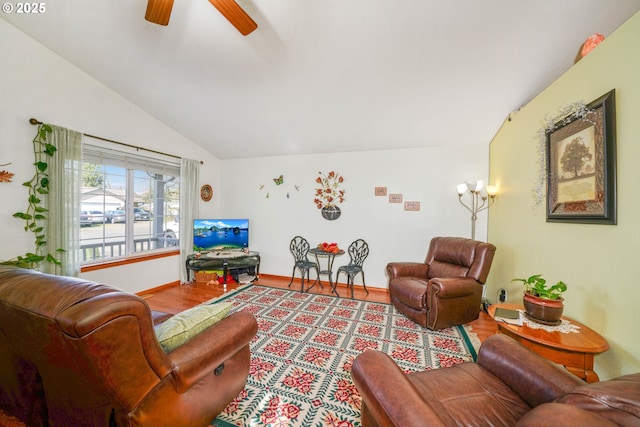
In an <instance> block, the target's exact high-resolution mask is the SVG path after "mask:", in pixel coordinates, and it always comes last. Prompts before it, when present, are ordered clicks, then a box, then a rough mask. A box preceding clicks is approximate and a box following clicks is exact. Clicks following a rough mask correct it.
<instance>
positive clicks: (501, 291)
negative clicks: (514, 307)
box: [498, 288, 507, 302]
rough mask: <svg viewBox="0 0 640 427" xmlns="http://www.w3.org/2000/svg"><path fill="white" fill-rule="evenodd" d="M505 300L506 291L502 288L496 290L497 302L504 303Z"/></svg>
mask: <svg viewBox="0 0 640 427" xmlns="http://www.w3.org/2000/svg"><path fill="white" fill-rule="evenodd" d="M506 300H507V290H506V289H504V288H500V289H498V301H500V302H505V301H506Z"/></svg>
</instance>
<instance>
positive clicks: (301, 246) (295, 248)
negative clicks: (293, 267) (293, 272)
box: [289, 236, 310, 262]
mask: <svg viewBox="0 0 640 427" xmlns="http://www.w3.org/2000/svg"><path fill="white" fill-rule="evenodd" d="M309 248H310V246H309V242H307V239H305V238H304V237H301V236H296V237H294V238H293V239H291V243H290V244H289V249H290V250H291V253H292V254H293V258H294V259H295V260H296V262H298V261H306V260H307V254H308V253H309Z"/></svg>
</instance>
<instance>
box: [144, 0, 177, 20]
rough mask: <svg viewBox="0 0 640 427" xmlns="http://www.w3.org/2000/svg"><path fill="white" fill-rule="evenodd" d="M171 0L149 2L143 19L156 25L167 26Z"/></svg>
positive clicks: (171, 6)
mask: <svg viewBox="0 0 640 427" xmlns="http://www.w3.org/2000/svg"><path fill="white" fill-rule="evenodd" d="M171 9H173V0H149V1H148V2H147V12H146V13H145V15H144V19H146V20H147V21H149V22H153V23H154V24H158V25H169V18H170V17H171Z"/></svg>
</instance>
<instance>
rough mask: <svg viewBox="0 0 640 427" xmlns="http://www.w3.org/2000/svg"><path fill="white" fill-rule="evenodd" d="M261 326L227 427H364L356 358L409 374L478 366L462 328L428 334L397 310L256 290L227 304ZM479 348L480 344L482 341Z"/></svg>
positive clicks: (224, 418) (219, 423)
mask: <svg viewBox="0 0 640 427" xmlns="http://www.w3.org/2000/svg"><path fill="white" fill-rule="evenodd" d="M221 300H225V301H232V302H233V304H234V308H233V309H232V311H239V310H247V311H250V312H251V313H253V314H254V315H255V316H256V319H257V320H258V334H257V335H256V337H255V339H254V340H253V342H252V344H251V353H252V356H251V359H252V360H251V371H250V374H249V378H248V379H247V385H246V387H245V389H244V390H243V391H242V392H241V393H240V395H239V396H238V397H237V398H236V400H234V401H233V402H231V404H229V406H228V407H227V408H226V409H225V411H224V412H223V413H222V414H220V416H218V418H217V419H216V420H214V421H213V423H212V425H213V426H216V427H229V426H278V427H285V426H313V427H323V426H336V427H338V426H339V427H349V426H360V425H361V424H360V404H361V400H360V395H359V393H358V391H357V389H356V387H355V386H354V384H353V382H352V380H351V373H350V372H351V365H352V363H353V360H354V359H355V357H356V356H357V355H358V354H360V353H362V352H363V351H365V350H367V349H377V350H380V351H383V352H385V353H387V354H389V355H390V356H391V357H392V358H393V359H394V360H395V362H396V363H397V364H398V365H399V366H400V367H401V369H402V370H403V371H405V372H414V371H421V370H428V369H435V368H441V367H446V366H450V365H454V364H457V363H461V362H465V361H473V360H475V357H476V350H477V348H474V346H473V345H472V343H471V339H470V337H469V335H468V334H467V332H466V331H465V329H464V328H463V327H454V328H449V329H445V330H442V331H438V332H434V331H428V330H427V329H423V328H421V327H420V326H418V325H416V324H415V323H413V322H412V321H410V320H409V319H407V318H406V317H405V316H403V315H402V314H400V313H398V312H397V311H396V310H395V308H394V307H393V306H392V305H389V304H382V303H373V302H366V301H356V300H351V299H346V298H338V297H332V296H326V295H314V294H307V293H300V292H297V291H288V290H283V289H276V288H269V287H264V286H258V285H254V286H250V287H248V288H246V289H244V290H242V291H240V292H237V293H235V294H232V295H231V296H228V297H223V298H222V299H221ZM476 341H477V340H476Z"/></svg>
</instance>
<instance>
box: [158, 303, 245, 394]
mask: <svg viewBox="0 0 640 427" xmlns="http://www.w3.org/2000/svg"><path fill="white" fill-rule="evenodd" d="M256 332H258V323H257V322H256V319H255V317H254V316H253V315H252V314H251V313H249V312H246V311H240V312H237V313H232V314H230V315H229V316H227V317H226V318H224V319H222V320H221V321H220V322H218V323H216V324H215V325H213V326H211V327H209V328H207V329H205V330H204V331H202V332H201V333H199V334H198V335H196V336H195V337H193V338H192V339H191V340H189V341H188V342H186V343H185V344H183V345H181V346H180V347H178V348H176V349H175V350H174V351H172V352H171V353H169V354H168V355H167V356H168V357H169V359H170V361H171V364H172V366H173V370H172V375H173V379H174V384H175V387H176V391H177V392H178V393H184V392H186V391H187V390H188V389H189V388H191V387H192V386H193V385H194V384H196V383H198V381H200V380H201V379H202V378H204V377H206V376H207V375H210V374H211V373H212V372H213V371H214V370H215V369H216V368H217V367H218V366H220V365H222V364H223V363H224V362H225V360H227V359H229V358H230V357H232V356H233V355H234V354H236V353H237V352H238V351H239V350H240V349H241V348H243V347H245V346H246V345H248V344H249V343H250V342H251V340H252V339H253V337H254V336H255V334H256Z"/></svg>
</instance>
